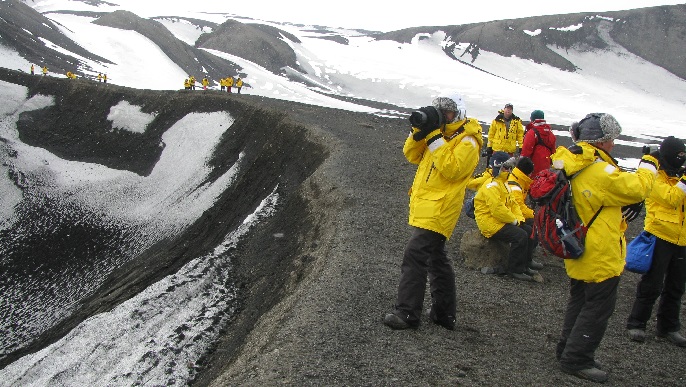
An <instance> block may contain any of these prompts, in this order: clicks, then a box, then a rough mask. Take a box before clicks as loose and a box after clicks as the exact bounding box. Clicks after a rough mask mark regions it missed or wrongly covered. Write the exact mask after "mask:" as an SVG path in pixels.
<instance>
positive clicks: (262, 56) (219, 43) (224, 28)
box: [196, 20, 300, 74]
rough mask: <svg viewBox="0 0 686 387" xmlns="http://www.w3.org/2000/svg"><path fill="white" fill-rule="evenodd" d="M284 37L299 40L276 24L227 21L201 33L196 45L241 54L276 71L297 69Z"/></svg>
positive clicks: (290, 49) (292, 53)
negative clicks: (206, 32)
mask: <svg viewBox="0 0 686 387" xmlns="http://www.w3.org/2000/svg"><path fill="white" fill-rule="evenodd" d="M286 39H288V40H290V41H291V42H294V43H299V42H300V40H299V39H298V38H297V37H296V36H294V35H292V34H290V33H288V32H285V31H282V30H280V29H278V28H276V27H272V26H268V25H264V24H244V23H241V22H239V21H236V20H228V21H226V22H225V23H223V24H222V25H220V26H219V27H218V28H217V29H215V30H214V31H212V32H211V33H209V34H203V35H201V36H200V38H198V42H197V43H196V45H197V47H201V48H209V49H213V50H219V51H223V52H227V53H230V54H232V55H236V56H240V57H241V58H244V59H247V60H249V61H251V62H253V63H256V64H258V65H260V66H262V67H264V68H266V69H268V70H269V71H271V72H274V73H276V74H279V73H281V69H282V68H284V67H292V68H299V66H298V64H297V62H296V56H295V52H293V49H292V48H291V46H289V45H288V43H286V41H285V40H286Z"/></svg>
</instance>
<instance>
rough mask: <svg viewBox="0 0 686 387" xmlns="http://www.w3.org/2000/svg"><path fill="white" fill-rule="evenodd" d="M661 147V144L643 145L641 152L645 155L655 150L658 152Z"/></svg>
mask: <svg viewBox="0 0 686 387" xmlns="http://www.w3.org/2000/svg"><path fill="white" fill-rule="evenodd" d="M659 149H660V146H659V145H643V149H641V152H643V154H644V155H649V154H651V153H653V152H657V151H658V150H659Z"/></svg>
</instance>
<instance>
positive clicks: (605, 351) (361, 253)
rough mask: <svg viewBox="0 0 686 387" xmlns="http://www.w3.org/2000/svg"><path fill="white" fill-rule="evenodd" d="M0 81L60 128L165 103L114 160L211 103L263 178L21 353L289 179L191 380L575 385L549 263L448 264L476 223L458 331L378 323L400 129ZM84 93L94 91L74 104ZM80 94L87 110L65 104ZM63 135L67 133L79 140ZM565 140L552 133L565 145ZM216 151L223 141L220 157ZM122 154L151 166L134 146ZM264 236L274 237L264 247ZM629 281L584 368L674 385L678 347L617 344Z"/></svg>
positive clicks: (402, 223)
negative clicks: (49, 105) (236, 304)
mask: <svg viewBox="0 0 686 387" xmlns="http://www.w3.org/2000/svg"><path fill="white" fill-rule="evenodd" d="M0 75H2V76H1V78H2V79H5V80H7V81H10V82H16V83H23V84H27V86H30V88H31V90H32V92H43V93H53V94H55V93H57V94H58V95H60V98H57V101H58V105H57V107H55V108H53V109H51V110H50V111H49V112H50V113H51V114H52V115H54V116H55V117H56V118H55V119H54V120H53V121H50V122H48V121H41V120H48V119H47V118H45V117H39V116H34V117H32V116H27V117H25V119H27V120H28V119H35V121H33V122H34V123H37V122H45V123H46V125H48V124H50V125H52V126H51V127H53V126H54V127H55V128H57V129H59V130H68V128H70V127H71V126H69V125H66V124H64V122H62V121H61V120H64V119H60V117H62V116H65V115H70V114H71V115H72V116H73V117H81V118H79V120H82V121H83V122H82V121H78V120H77V121H78V122H82V124H83V128H84V129H83V131H84V133H85V131H86V130H87V129H89V128H92V127H93V126H94V125H97V122H98V120H103V118H98V117H100V116H101V115H102V114H100V115H98V114H94V113H92V110H93V109H98V108H100V109H102V108H103V107H107V108H109V107H108V106H111V104H112V101H115V100H117V99H118V98H120V96H119V93H121V94H125V95H126V97H127V100H129V99H130V100H131V101H133V102H135V103H137V104H141V105H146V104H150V105H151V107H154V108H156V109H157V108H159V109H167V110H165V111H167V112H168V114H169V117H168V118H169V119H168V120H165V122H159V123H157V124H155V127H154V130H152V132H151V133H150V134H149V136H150V137H151V138H147V137H145V136H144V137H143V138H141V139H139V140H140V141H134V140H135V139H128V138H126V137H117V141H119V142H121V146H122V147H123V148H122V150H126V149H129V148H130V147H133V146H135V144H136V143H138V142H140V143H141V144H142V145H141V146H143V145H145V144H147V143H148V142H150V143H151V144H157V143H158V142H159V136H160V135H161V133H162V132H163V130H164V129H165V128H166V127H167V126H168V125H170V123H171V122H174V120H175V119H178V118H176V117H180V116H183V114H185V112H187V111H195V110H199V111H212V109H231V111H232V112H234V113H235V114H236V115H237V116H238V117H239V118H241V120H239V121H237V129H236V130H237V132H236V133H232V135H239V136H240V138H241V141H242V142H245V143H246V144H252V145H249V146H251V147H257V148H260V147H261V149H262V150H261V153H260V154H261V155H262V156H260V158H259V159H257V160H256V161H255V168H258V167H259V168H260V169H257V170H256V171H259V172H260V174H255V175H253V174H250V175H249V176H261V177H260V179H263V180H265V182H255V181H245V182H243V185H241V190H239V192H234V193H231V194H230V195H229V196H226V197H223V198H222V200H221V201H220V203H219V205H218V206H217V207H216V208H215V209H213V211H211V213H208V214H206V216H204V217H203V218H202V219H201V220H199V221H198V223H197V224H195V225H193V227H192V228H191V229H190V230H189V231H188V232H186V233H184V235H181V236H180V237H179V238H177V239H176V240H173V241H168V242H165V243H164V244H162V245H160V246H158V248H159V249H158V250H157V251H154V252H150V253H149V256H148V258H150V257H151V256H152V257H153V258H154V259H153V260H148V261H143V260H139V261H137V262H132V263H131V264H130V265H128V266H127V267H124V268H122V269H121V270H120V271H118V272H116V273H115V274H114V275H113V277H112V279H111V280H110V281H108V283H106V284H105V285H104V286H103V288H102V289H101V290H100V291H99V294H96V295H94V296H93V297H92V299H90V300H87V302H86V303H85V305H84V307H83V309H82V311H81V313H79V315H78V316H75V317H74V318H73V319H70V320H69V321H68V322H67V323H65V324H63V325H62V326H60V327H57V329H55V330H53V331H51V332H48V334H46V335H45V336H44V337H42V338H41V342H40V343H37V344H36V345H35V346H33V347H32V349H37V348H40V347H41V346H44V345H47V344H49V343H50V342H52V341H54V340H56V339H58V338H59V337H61V336H62V335H64V333H65V332H66V331H68V329H69V327H70V326H74V325H75V324H77V323H78V322H79V321H81V320H83V319H84V318H87V317H88V316H89V315H92V314H93V313H97V312H98V311H101V310H107V309H110V308H112V307H113V306H114V305H116V304H117V303H119V302H121V301H122V300H124V299H126V298H127V297H131V296H132V295H133V294H135V292H136V291H137V290H139V289H141V288H143V287H145V286H146V285H148V284H150V283H152V282H154V281H155V280H157V279H159V278H160V276H164V275H166V274H168V273H170V272H172V271H173V270H174V269H175V268H178V267H179V266H180V265H181V264H182V263H183V260H184V259H187V257H192V256H197V254H198V252H199V251H202V250H203V249H208V248H211V247H212V246H214V244H213V243H214V239H217V238H218V237H219V236H221V235H223V234H222V233H221V232H220V231H218V230H217V227H216V225H219V224H220V223H221V222H223V221H227V220H230V219H233V218H236V219H239V218H240V216H238V215H236V214H233V215H231V214H228V212H229V211H231V208H233V207H232V205H234V206H235V201H236V200H239V201H240V200H245V197H246V196H249V195H250V193H251V192H252V191H254V190H256V189H264V188H259V187H269V186H270V184H272V183H269V181H272V180H274V181H277V180H279V179H284V175H285V176H286V177H288V178H287V179H285V180H280V181H283V184H287V185H288V189H289V190H290V193H291V194H289V195H287V197H288V200H286V201H285V204H284V207H283V208H282V210H281V211H280V213H279V215H278V216H277V217H275V219H274V220H273V221H269V222H265V224H263V225H261V226H260V227H257V228H256V230H255V231H254V232H252V233H251V235H250V237H249V238H248V239H247V240H245V241H244V243H243V244H242V245H241V246H240V247H239V248H238V250H237V251H236V256H237V257H238V258H237V262H236V263H237V266H238V271H239V278H238V279H237V282H238V283H239V284H240V286H241V292H242V294H241V304H240V312H239V313H238V315H237V317H236V318H235V319H234V320H233V321H231V323H230V325H229V326H228V327H227V329H226V331H225V333H224V335H223V337H222V339H221V341H220V342H219V343H218V344H217V347H216V348H215V349H214V350H213V352H212V353H211V354H209V355H208V356H207V358H205V359H203V360H202V361H201V362H199V363H198V364H196V365H191V366H195V367H197V369H198V370H199V372H200V373H199V375H198V378H197V379H196V380H195V384H196V385H202V386H204V385H216V386H226V385H276V384H286V385H422V386H425V385H546V386H547V385H577V384H580V383H582V382H580V381H579V380H578V379H576V378H574V377H572V376H568V375H566V374H563V373H562V372H561V371H560V370H559V369H558V365H557V362H556V361H555V356H554V347H555V344H556V341H557V337H558V334H559V330H560V326H561V323H562V317H563V316H562V315H563V312H564V308H565V303H566V297H567V289H568V278H567V276H566V274H565V271H564V268H563V265H562V262H561V260H559V259H557V258H554V257H547V256H542V255H539V256H538V258H537V259H538V260H540V261H542V262H544V263H545V265H546V267H545V269H544V270H543V271H542V272H541V273H542V275H543V277H544V278H545V282H544V283H541V284H538V283H524V282H519V281H515V280H512V279H510V278H508V277H500V276H495V275H484V274H481V273H480V272H479V271H475V270H470V269H467V268H466V267H465V266H464V264H463V263H462V257H461V256H460V254H459V241H460V239H461V237H462V234H463V233H464V232H465V231H466V230H470V229H473V228H474V227H475V224H474V221H473V220H471V219H469V218H467V217H462V218H461V219H460V221H459V223H458V226H457V228H456V230H455V233H454V235H453V238H452V239H451V240H450V242H449V244H448V249H449V255H450V257H451V258H452V259H453V262H454V267H455V271H456V274H457V276H456V282H457V289H458V324H457V330H455V331H447V330H445V329H443V328H441V327H439V326H436V325H433V324H432V323H431V322H429V321H428V320H427V319H425V320H424V321H423V322H422V325H421V327H420V328H419V329H417V330H411V331H392V330H390V329H389V328H387V327H386V326H384V325H383V324H382V318H383V316H384V314H385V313H387V312H388V311H390V310H391V308H392V306H393V303H394V302H395V295H396V288H397V284H398V277H399V271H400V263H401V257H402V251H403V249H404V246H405V243H406V241H407V240H408V238H409V236H410V233H411V229H410V227H409V226H408V225H407V201H408V197H407V190H408V188H409V186H410V184H411V182H412V178H413V176H414V172H415V167H414V166H413V165H411V164H409V163H408V162H407V161H406V160H405V158H404V156H403V154H402V146H403V142H404V140H405V137H406V135H407V131H408V127H407V124H406V121H405V120H400V119H393V118H382V117H376V116H372V115H368V114H359V113H351V112H347V111H342V110H336V109H327V108H320V107H316V106H310V105H303V104H298V103H292V102H286V101H279V100H271V99H266V98H261V97H256V96H250V95H241V96H237V95H233V96H226V95H222V96H219V97H214V96H212V95H209V94H202V96H201V94H197V95H195V96H191V95H184V94H180V93H174V92H170V94H168V95H167V94H164V92H144V91H135V90H130V89H125V88H117V87H116V86H112V88H113V89H114V90H115V91H107V92H104V91H103V90H100V92H95V91H94V90H97V89H93V87H95V86H92V85H87V84H86V83H82V84H80V86H79V85H77V84H69V85H70V86H69V87H66V88H65V87H64V85H66V84H63V83H59V82H58V81H55V82H56V84H55V86H54V87H52V86H51V87H47V86H41V85H39V84H31V82H32V81H27V80H26V79H25V78H24V77H22V76H18V75H16V74H14V73H2V74H0ZM51 82H52V81H51ZM65 82H66V81H65ZM79 82H81V81H79ZM83 82H85V81H83ZM60 90H63V91H62V92H60ZM60 93H61V94H60ZM84 93H94V94H87V96H88V97H89V98H86V97H85V96H84V95H83V94H84ZM79 96H81V99H80V101H82V102H83V104H85V106H79V105H78V104H76V105H70V104H68V103H67V102H69V98H78V97H79ZM101 97H105V98H106V100H105V102H103V103H102V106H100V107H98V106H96V105H98V103H94V102H93V101H94V100H95V101H97V100H98V98H101ZM62 101H64V102H62ZM428 102H429V101H427V103H428ZM88 103H90V104H91V105H88ZM175 103H178V106H177V108H175V107H174V104H175ZM70 106H75V107H70ZM379 107H384V106H381V105H380V106H379ZM73 110H76V111H73ZM494 113H495V112H494ZM167 121H168V122H167ZM60 122H62V123H60ZM238 126H241V128H242V129H241V128H239V127H238ZM30 127H32V125H29V124H28V123H26V127H25V128H24V129H23V130H22V129H20V130H21V132H22V136H23V138H24V139H25V141H31V142H34V143H35V145H36V146H41V147H45V148H48V149H50V150H51V151H53V152H55V153H57V154H60V155H62V156H63V157H65V158H70V159H79V160H84V161H97V162H101V163H104V164H105V165H112V166H113V167H121V166H122V165H124V166H125V167H128V168H130V169H131V170H135V171H138V172H139V173H145V172H146V171H149V169H150V168H151V165H152V164H151V163H152V162H154V160H152V159H150V158H149V157H135V155H134V156H132V157H131V158H130V159H121V158H119V157H114V155H113V156H112V157H104V158H103V157H102V149H100V147H101V142H106V141H108V139H109V137H107V136H109V134H107V133H108V131H103V132H102V133H101V134H99V135H98V136H102V137H100V138H99V139H98V141H93V140H91V141H89V140H87V139H84V140H83V142H81V143H79V144H81V145H72V146H70V147H67V146H64V144H65V143H69V144H72V143H73V142H69V141H66V142H60V141H65V140H64V139H65V136H57V135H51V134H50V133H47V132H36V131H34V132H32V131H31V130H30ZM62 134H63V135H69V136H73V137H74V138H80V137H79V136H81V135H80V134H79V133H77V132H74V133H69V132H63V133H62ZM270 134H271V136H270ZM83 137H88V136H85V135H84V136H83ZM50 138H54V139H55V140H54V141H51V140H49V139H50ZM59 139H61V140H59ZM58 140H59V141H58ZM566 140H567V139H566V138H561V139H560V141H562V142H563V144H564V141H566ZM126 141H132V142H130V143H126ZM230 143H231V142H230V141H227V142H226V143H225V144H224V146H226V147H230V145H229V144H230ZM126 144H129V145H126ZM313 144H319V146H314V145H313ZM79 147H81V148H79ZM257 148H256V149H257ZM136 149H141V150H140V151H139V153H141V155H147V156H149V152H146V151H145V150H144V149H145V147H144V146H143V147H142V148H136ZM222 149H224V148H222ZM85 150H87V151H85ZM289 150H290V151H289ZM222 152H223V151H222V150H221V149H220V150H219V151H218V153H219V154H218V155H217V158H216V159H215V162H216V163H217V165H216V166H217V167H218V169H220V170H221V169H222V168H225V167H226V165H227V163H228V162H229V161H230V160H227V158H228V157H229V155H230V154H231V152H228V151H227V152H226V155H224V154H222ZM637 152H638V150H637V149H636V148H627V147H622V146H618V147H617V148H616V154H615V155H616V156H624V157H636V156H637V155H636V154H635V153H637ZM294 156H296V157H294ZM98 158H100V159H98ZM96 159H97V160H96ZM151 160H152V161H151ZM322 160H323V162H322ZM118 163H119V164H118ZM320 163H321V164H320ZM480 168H483V166H480ZM308 176H309V177H308ZM305 177H307V178H306V179H305ZM302 179H305V180H304V181H303V180H302ZM267 180H269V181H267ZM256 196H259V195H256ZM242 207H245V208H250V206H249V205H245V204H243V205H242ZM240 219H242V218H240ZM234 220H235V219H234ZM640 228H641V224H640V223H638V222H635V223H634V224H632V225H631V228H630V230H629V233H628V234H629V236H635V235H636V234H637V233H638V232H639V231H640ZM277 233H282V234H285V235H286V236H287V237H286V238H279V239H278V240H279V242H276V241H275V238H274V235H275V234H277ZM151 263H152V264H151ZM638 279H639V276H638V275H635V274H632V273H625V274H624V275H623V278H622V281H621V284H620V290H619V300H618V303H617V308H616V311H615V314H614V316H613V317H612V319H611V320H610V325H609V327H608V330H607V334H606V336H605V339H604V340H603V342H602V344H601V347H600V349H599V351H598V352H597V360H599V361H600V362H601V363H602V364H603V367H604V369H606V370H608V371H609V372H610V375H611V379H610V382H609V384H610V385H618V386H619V385H663V386H672V385H684V384H686V376H684V375H686V374H685V373H684V369H685V368H686V356H684V355H685V353H684V350H683V348H677V347H675V346H673V345H670V344H668V343H665V342H662V341H659V340H657V339H655V338H654V325H652V324H651V325H650V326H649V328H648V336H649V338H648V340H647V342H646V343H644V344H635V343H632V342H630V341H629V340H628V339H627V338H626V335H625V331H624V322H625V319H626V316H627V314H628V312H629V308H630V303H631V302H632V299H633V293H634V289H635V286H636V282H637V280H638ZM113 290H114V291H113ZM426 304H427V305H428V294H427V302H426ZM683 317H684V312H683V311H682V318H683Z"/></svg>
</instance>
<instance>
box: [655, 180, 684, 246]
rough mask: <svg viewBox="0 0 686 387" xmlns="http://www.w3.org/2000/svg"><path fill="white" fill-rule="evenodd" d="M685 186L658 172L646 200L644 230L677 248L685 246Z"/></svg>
mask: <svg viewBox="0 0 686 387" xmlns="http://www.w3.org/2000/svg"><path fill="white" fill-rule="evenodd" d="M684 207H686V184H685V183H684V182H681V183H679V178H678V177H673V176H668V175H667V173H665V171H664V170H660V171H659V172H658V174H657V179H656V180H655V185H653V190H652V191H651V192H650V196H649V197H648V198H647V199H646V219H645V230H646V231H648V232H649V233H651V234H654V235H655V236H657V237H658V238H660V239H662V240H665V241H667V242H669V243H673V244H675V245H677V246H686V227H684V217H685V216H684Z"/></svg>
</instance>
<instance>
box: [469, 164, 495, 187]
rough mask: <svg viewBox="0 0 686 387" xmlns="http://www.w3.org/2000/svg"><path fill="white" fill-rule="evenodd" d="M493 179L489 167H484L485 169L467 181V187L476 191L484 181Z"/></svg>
mask: <svg viewBox="0 0 686 387" xmlns="http://www.w3.org/2000/svg"><path fill="white" fill-rule="evenodd" d="M492 179H493V172H492V171H491V168H486V170H485V171H483V172H481V173H480V174H478V175H476V176H474V177H472V180H470V181H469V183H467V189H469V190H472V191H478V190H479V188H481V186H482V185H484V183H485V182H487V181H491V180H492Z"/></svg>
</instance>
